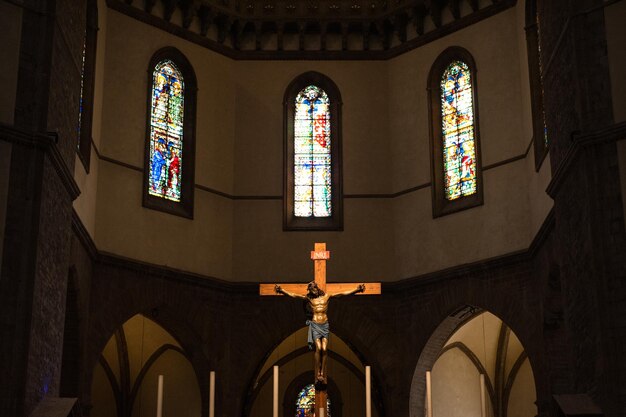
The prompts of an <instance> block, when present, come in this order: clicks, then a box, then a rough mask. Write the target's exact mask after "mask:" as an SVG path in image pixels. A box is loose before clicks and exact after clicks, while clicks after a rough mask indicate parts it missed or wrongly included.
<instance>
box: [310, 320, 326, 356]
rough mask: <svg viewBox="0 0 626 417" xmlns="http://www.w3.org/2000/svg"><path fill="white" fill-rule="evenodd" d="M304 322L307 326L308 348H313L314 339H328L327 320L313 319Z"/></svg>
mask: <svg viewBox="0 0 626 417" xmlns="http://www.w3.org/2000/svg"><path fill="white" fill-rule="evenodd" d="M306 324H307V326H309V339H308V343H309V349H310V350H315V341H316V340H317V339H322V338H325V339H328V335H329V334H330V327H329V326H328V322H326V323H315V322H314V321H311V320H307V321H306Z"/></svg>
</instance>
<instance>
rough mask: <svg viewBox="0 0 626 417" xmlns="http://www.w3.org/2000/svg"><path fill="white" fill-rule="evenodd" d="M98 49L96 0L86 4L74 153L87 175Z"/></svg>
mask: <svg viewBox="0 0 626 417" xmlns="http://www.w3.org/2000/svg"><path fill="white" fill-rule="evenodd" d="M97 47H98V4H97V1H96V0H89V1H88V2H87V25H86V28H85V63H84V67H83V68H81V70H82V74H81V77H82V80H83V91H82V96H81V97H80V99H81V100H82V107H83V110H82V113H81V115H80V130H79V131H78V146H76V153H77V155H78V159H80V161H81V163H82V164H83V167H84V168H85V171H86V172H87V173H89V168H90V165H91V142H92V139H91V137H92V133H91V132H92V125H93V100H94V88H95V84H96V54H97Z"/></svg>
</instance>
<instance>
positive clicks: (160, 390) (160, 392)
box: [156, 375, 163, 417]
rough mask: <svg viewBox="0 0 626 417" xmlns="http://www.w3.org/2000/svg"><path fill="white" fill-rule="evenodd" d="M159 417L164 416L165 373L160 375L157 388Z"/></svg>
mask: <svg viewBox="0 0 626 417" xmlns="http://www.w3.org/2000/svg"><path fill="white" fill-rule="evenodd" d="M156 415H157V417H163V375H159V385H158V388H157V413H156Z"/></svg>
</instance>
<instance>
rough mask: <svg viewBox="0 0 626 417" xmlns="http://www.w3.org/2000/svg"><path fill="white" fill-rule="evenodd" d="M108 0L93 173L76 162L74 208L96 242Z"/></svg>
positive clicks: (102, 4) (102, 8)
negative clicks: (76, 186) (78, 191)
mask: <svg viewBox="0 0 626 417" xmlns="http://www.w3.org/2000/svg"><path fill="white" fill-rule="evenodd" d="M108 10H109V9H108V8H107V6H106V0H98V34H97V45H96V46H97V48H96V69H95V82H94V98H93V119H92V124H91V137H92V139H93V145H92V147H91V159H90V164H89V173H87V171H86V170H85V166H84V165H83V163H82V161H81V160H80V158H79V157H78V154H77V155H76V161H75V163H74V179H75V180H76V184H78V187H79V188H80V195H79V196H78V198H77V199H76V200H74V203H73V207H74V210H75V211H76V213H77V214H78V217H79V218H80V220H81V221H82V222H83V225H84V226H85V228H86V229H87V232H89V234H90V236H91V237H92V239H94V240H95V235H96V204H97V196H98V173H99V168H100V159H99V158H98V153H97V151H96V150H97V149H99V147H100V137H101V132H102V100H103V96H104V64H105V52H106V43H107V15H108Z"/></svg>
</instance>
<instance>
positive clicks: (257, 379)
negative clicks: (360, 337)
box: [243, 318, 384, 417]
mask: <svg viewBox="0 0 626 417" xmlns="http://www.w3.org/2000/svg"><path fill="white" fill-rule="evenodd" d="M331 320H332V318H331ZM277 324H278V323H277ZM287 327H288V328H292V327H293V326H285V327H284V328H283V329H282V330H285V328H287ZM300 330H302V324H301V323H300V324H299V325H296V328H295V329H294V330H293V331H291V332H290V333H289V334H287V335H286V336H284V337H281V338H280V339H278V341H276V340H275V341H274V343H273V344H272V346H271V348H270V349H269V350H268V351H267V352H266V354H265V355H264V356H263V359H262V361H260V363H259V364H258V366H257V367H256V370H255V372H254V375H253V377H252V379H251V380H250V382H249V384H248V389H247V391H246V399H245V401H244V404H243V415H244V416H250V415H251V413H252V411H253V410H252V408H253V405H254V403H255V400H256V398H257V395H258V394H259V392H260V390H261V388H262V387H263V385H264V384H265V383H266V382H267V381H268V380H270V379H271V378H272V369H271V366H272V365H278V366H282V365H285V364H286V363H289V362H290V361H291V360H293V359H296V358H298V357H300V356H302V355H306V354H312V353H311V351H309V350H308V347H306V346H304V345H303V346H300V347H299V348H296V349H294V350H293V351H292V352H290V353H288V354H286V355H284V356H283V357H281V358H279V359H278V361H276V362H272V363H271V365H270V366H269V367H268V366H267V364H268V360H269V359H270V357H271V355H272V353H273V352H274V351H275V350H276V349H277V348H278V347H279V346H280V344H281V343H282V342H283V341H284V340H285V339H287V338H288V337H290V336H293V335H294V334H295V333H297V332H298V331H300ZM281 333H282V332H281ZM350 334H351V333H346V332H345V331H343V329H336V328H335V327H334V326H333V327H331V346H332V340H333V337H336V338H339V339H340V340H341V342H342V343H344V344H345V345H346V346H347V347H348V349H349V350H350V351H351V352H352V353H353V354H354V355H355V356H356V358H357V359H358V360H359V361H360V362H361V363H362V364H370V363H371V362H368V361H367V359H366V358H367V355H365V354H364V353H363V352H362V351H360V350H359V349H357V348H356V347H355V344H354V343H352V342H353V340H352V338H351V337H350V336H348V335H350ZM329 358H330V359H333V360H335V361H336V362H338V363H339V364H341V365H343V366H344V367H345V368H347V369H348V370H349V371H350V372H351V373H352V374H353V375H354V376H355V377H356V378H357V379H358V380H359V381H361V382H362V383H363V384H365V375H364V371H361V370H359V369H358V368H357V367H356V366H354V365H353V364H352V363H351V362H350V361H349V360H348V359H346V358H345V357H343V356H341V355H339V354H338V353H336V352H334V351H333V350H332V347H331V350H330V351H329ZM265 368H267V369H266V371H265V372H263V373H262V374H261V372H262V371H263V369H265ZM304 376H310V378H309V380H310V381H311V382H312V381H313V377H312V371H311V372H308V371H307V372H304V373H301V374H300V375H298V376H297V377H296V378H293V379H292V381H291V383H290V385H289V387H291V386H292V385H293V384H294V381H296V380H297V381H299V382H301V383H302V384H304V382H305V380H304V379H303V380H302V381H300V380H299V379H298V378H303V377H304ZM329 378H330V380H331V381H329V387H331V385H332V384H334V388H333V390H334V391H332V390H331V388H332V387H331V388H329V396H331V401H333V400H332V398H335V397H336V395H338V393H339V386H338V385H337V384H336V382H335V381H334V380H333V379H332V375H330V376H329ZM302 384H301V385H302ZM379 387H380V384H379V383H378V379H377V375H376V374H375V373H374V372H372V404H373V406H374V407H375V409H376V412H377V413H378V416H379V417H383V416H384V408H383V402H382V395H381V390H380V389H379ZM292 388H293V387H292ZM294 389H295V388H294ZM288 394H289V388H288V389H287V391H286V396H285V398H287V395H288ZM294 395H295V394H294ZM333 395H335V397H333ZM339 398H341V397H339ZM341 404H343V402H342V403H341ZM285 407H287V406H286V405H285V403H283V404H282V408H283V410H286V408H285ZM285 415H286V416H287V415H290V414H285ZM333 416H335V414H333Z"/></svg>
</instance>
